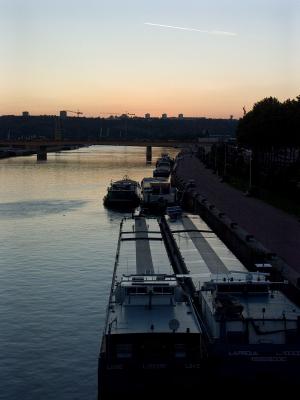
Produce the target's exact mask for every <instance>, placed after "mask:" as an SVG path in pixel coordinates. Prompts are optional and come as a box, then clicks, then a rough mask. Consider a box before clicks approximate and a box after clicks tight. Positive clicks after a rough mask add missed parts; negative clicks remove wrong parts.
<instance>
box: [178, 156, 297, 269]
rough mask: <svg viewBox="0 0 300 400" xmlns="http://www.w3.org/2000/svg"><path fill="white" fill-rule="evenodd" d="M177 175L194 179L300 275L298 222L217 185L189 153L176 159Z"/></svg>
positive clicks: (212, 200) (203, 192) (202, 192)
mask: <svg viewBox="0 0 300 400" xmlns="http://www.w3.org/2000/svg"><path fill="white" fill-rule="evenodd" d="M179 157H180V159H179V160H178V162H177V167H176V174H177V176H178V177H180V178H182V179H184V180H185V181H186V182H187V181H188V180H189V179H194V180H195V184H196V190H197V192H198V193H199V194H200V195H202V196H203V197H205V198H207V200H208V201H209V202H210V203H211V204H214V205H215V206H216V207H217V208H218V209H219V210H220V211H222V212H225V213H226V214H227V215H228V217H229V218H230V219H231V220H232V221H234V222H237V223H238V224H239V225H240V226H241V227H242V228H243V229H245V230H246V231H248V232H249V233H250V234H252V235H253V236H254V237H255V238H256V239H257V240H258V241H259V242H261V243H262V244H263V245H264V246H265V247H266V248H268V249H269V250H270V251H271V252H273V253H276V254H277V255H278V256H279V257H281V258H282V259H283V260H284V261H285V262H286V263H287V264H289V265H290V267H292V268H293V269H294V270H295V271H296V273H297V275H298V274H299V273H300V222H299V221H298V219H297V218H296V217H293V216H292V215H289V214H287V213H285V212H284V211H281V210H279V209H277V208H275V207H273V206H271V205H269V204H267V203H264V202H263V201H261V200H259V199H256V198H253V197H246V196H245V195H244V194H243V193H242V192H241V191H239V190H237V189H235V188H233V187H231V186H229V185H228V184H226V183H222V182H220V179H219V177H218V176H216V175H215V174H214V173H213V172H212V171H211V170H209V169H207V168H205V166H204V165H203V164H202V163H201V161H200V160H199V159H198V158H197V157H196V156H195V155H192V153H188V152H186V153H184V154H182V155H181V156H179Z"/></svg>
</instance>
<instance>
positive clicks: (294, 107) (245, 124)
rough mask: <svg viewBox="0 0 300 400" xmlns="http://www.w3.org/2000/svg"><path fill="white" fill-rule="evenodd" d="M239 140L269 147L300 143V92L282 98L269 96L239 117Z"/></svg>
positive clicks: (265, 147) (297, 145)
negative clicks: (291, 97)
mask: <svg viewBox="0 0 300 400" xmlns="http://www.w3.org/2000/svg"><path fill="white" fill-rule="evenodd" d="M237 140H238V143H239V144H241V145H243V146H248V147H251V148H259V149H265V150H268V149H270V148H271V147H273V148H291V147H294V148H295V147H300V95H299V96H297V97H296V98H295V99H292V100H291V99H288V100H285V101H283V102H280V101H279V100H278V99H277V98H275V97H266V98H264V99H263V100H260V101H259V102H257V103H255V104H254V106H253V109H252V110H251V111H249V112H248V113H246V114H245V115H244V117H243V118H241V119H240V120H239V123H238V126H237Z"/></svg>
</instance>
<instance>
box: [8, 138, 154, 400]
mask: <svg viewBox="0 0 300 400" xmlns="http://www.w3.org/2000/svg"><path fill="white" fill-rule="evenodd" d="M161 151H162V149H153V155H154V161H155V157H157V156H159V155H160V153H161ZM152 169H153V167H151V166H146V165H145V149H144V148H134V147H127V148H124V147H104V146H103V147H96V146H95V147H91V148H82V149H79V150H78V151H72V152H64V153H54V154H49V155H48V161H47V162H43V163H37V162H36V157H35V156H30V157H21V158H12V159H7V160H1V161H0V219H1V223H0V242H1V257H0V321H1V326H0V354H1V355H0V387H1V389H0V398H1V399H2V398H3V399H9V400H15V399H18V400H19V399H22V400H37V399H39V400H40V399H43V400H49V399H51V400H52V399H53V400H54V399H55V400H60V399H63V400H71V399H72V400H74V399H87V400H89V399H93V400H94V399H95V398H96V392H97V358H98V352H99V346H100V338H101V333H102V328H103V322H104V317H105V310H106V304H107V300H108V292H109V288H110V282H111V276H112V268H113V263H114V256H115V251H116V240H117V237H118V229H119V224H120V220H121V218H122V215H123V214H122V213H116V212H114V211H110V210H105V209H104V208H103V205H102V199H103V197H104V195H105V193H106V188H107V186H108V185H109V182H110V181H111V180H116V179H120V178H122V177H123V175H125V174H127V175H129V177H130V178H132V179H135V180H139V181H140V180H141V179H142V178H143V177H144V176H151V175H152Z"/></svg>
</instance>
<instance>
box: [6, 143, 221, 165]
mask: <svg viewBox="0 0 300 400" xmlns="http://www.w3.org/2000/svg"><path fill="white" fill-rule="evenodd" d="M219 140H220V139H219V138H198V139H197V140H171V139H170V140H155V139H152V140H128V139H122V138H115V139H114V138H111V139H107V138H103V139H76V140H73V139H64V140H54V139H43V140H37V139H33V140H0V148H1V147H5V148H10V149H14V148H15V149H17V148H18V149H29V150H33V151H34V152H36V154H37V159H38V160H47V152H49V151H51V150H52V151H53V150H54V149H66V148H68V147H70V148H72V147H76V146H94V145H100V146H141V147H146V161H147V162H148V163H151V161H152V147H175V148H177V147H178V148H183V147H189V146H192V145H195V144H199V145H202V146H204V145H212V144H214V143H216V142H218V141H219Z"/></svg>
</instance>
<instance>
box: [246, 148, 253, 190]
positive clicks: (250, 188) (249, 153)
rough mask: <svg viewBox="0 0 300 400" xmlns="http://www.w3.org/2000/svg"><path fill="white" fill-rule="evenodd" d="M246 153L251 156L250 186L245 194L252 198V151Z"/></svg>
mask: <svg viewBox="0 0 300 400" xmlns="http://www.w3.org/2000/svg"><path fill="white" fill-rule="evenodd" d="M245 153H246V154H247V155H248V156H249V186H248V190H247V192H246V193H245V194H246V196H251V194H252V150H251V149H250V150H246V151H245Z"/></svg>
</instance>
